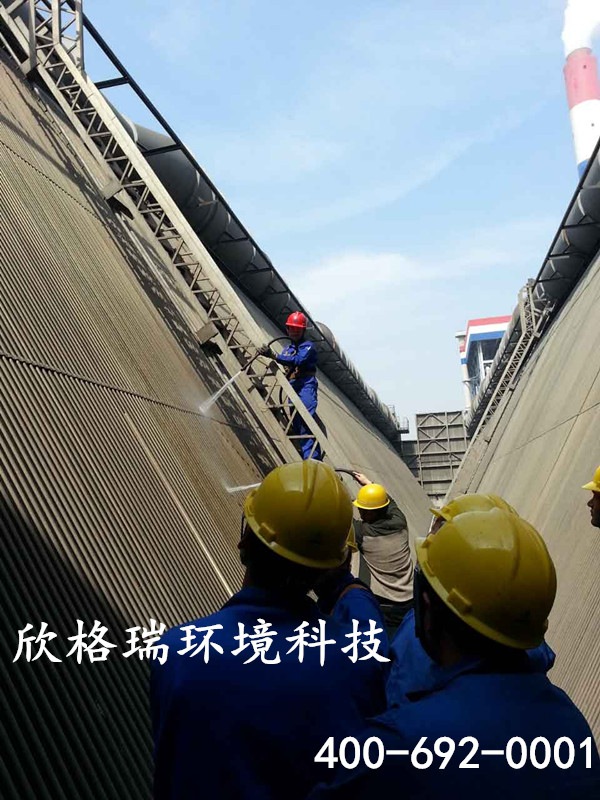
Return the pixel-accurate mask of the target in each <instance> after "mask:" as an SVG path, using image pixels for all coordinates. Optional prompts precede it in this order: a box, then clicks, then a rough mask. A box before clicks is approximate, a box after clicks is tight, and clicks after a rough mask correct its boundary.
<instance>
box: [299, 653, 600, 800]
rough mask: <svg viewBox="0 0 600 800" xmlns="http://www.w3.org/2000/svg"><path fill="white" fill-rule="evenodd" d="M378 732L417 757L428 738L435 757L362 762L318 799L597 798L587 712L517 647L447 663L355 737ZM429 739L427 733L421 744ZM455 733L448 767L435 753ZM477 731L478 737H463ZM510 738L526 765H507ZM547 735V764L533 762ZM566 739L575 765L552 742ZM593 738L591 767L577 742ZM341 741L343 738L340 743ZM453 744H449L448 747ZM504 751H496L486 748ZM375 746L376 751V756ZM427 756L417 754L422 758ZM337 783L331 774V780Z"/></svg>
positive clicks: (597, 769) (598, 776)
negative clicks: (498, 657) (372, 765)
mask: <svg viewBox="0 0 600 800" xmlns="http://www.w3.org/2000/svg"><path fill="white" fill-rule="evenodd" d="M372 736H374V737H377V738H378V739H380V740H381V742H382V743H383V747H384V749H385V751H386V752H387V751H390V750H392V751H397V750H401V751H402V750H406V751H408V752H409V754H412V753H413V752H414V750H415V748H417V746H418V745H419V743H421V746H422V747H425V748H427V749H429V750H430V751H431V753H432V756H433V760H432V762H431V764H430V766H428V767H427V768H425V769H418V768H416V767H415V766H413V765H412V763H411V755H398V754H392V755H386V756H385V758H384V760H383V763H382V764H381V766H380V767H379V768H378V769H369V768H367V767H366V766H365V765H364V762H363V763H362V764H361V765H360V766H357V767H356V768H355V769H353V770H349V769H343V768H342V769H340V770H339V771H338V772H337V773H336V774H335V776H334V778H333V780H332V782H331V784H330V785H329V786H328V787H327V786H323V787H319V788H318V789H316V790H315V791H314V792H313V793H312V794H311V795H310V797H311V800H316V799H317V798H322V800H330V799H332V798H344V800H350V799H354V798H356V799H357V800H358V798H367V797H391V796H392V795H394V796H399V797H406V798H411V800H414V799H415V798H416V799H417V800H425V799H427V800H430V798H437V797H440V798H444V800H459V798H460V800H464V799H465V798H484V799H485V800H490V798H494V799H496V798H497V799H498V800H507V798H508V800H537V799H538V798H539V799H540V800H542V798H543V800H546V799H547V798H555V800H559V798H560V800H583V798H590V799H591V798H592V797H594V798H596V797H600V759H599V758H598V751H597V749H596V746H595V744H594V740H593V737H592V734H591V731H590V728H589V726H588V724H587V722H586V721H585V719H584V717H583V716H582V714H581V713H580V711H579V710H578V709H577V707H576V706H575V705H574V703H573V702H572V701H571V700H570V699H569V697H568V696H567V695H566V694H565V693H564V692H563V691H562V690H561V689H558V688H557V687H556V686H554V685H553V684H552V683H551V682H550V681H549V680H548V678H547V677H546V675H544V674H542V673H540V672H532V671H531V669H530V663H529V659H528V658H527V657H526V655H525V654H524V653H519V652H516V653H515V654H514V655H513V656H511V657H509V658H508V659H507V660H506V661H505V662H503V663H496V664H492V663H489V662H485V661H483V660H465V661H463V662H461V663H460V664H458V665H456V666H454V667H452V668H447V669H440V670H439V671H438V673H437V680H436V681H435V683H433V684H431V683H429V685H428V686H427V688H425V689H423V690H415V691H414V692H411V693H409V695H408V698H407V702H405V703H403V704H402V705H400V706H397V707H395V708H392V709H389V710H388V711H386V712H385V713H384V714H382V715H380V716H378V717H377V718H376V719H374V720H370V722H369V724H368V725H367V727H366V728H364V729H363V730H362V731H360V732H359V733H357V735H356V737H357V739H358V740H359V742H360V743H364V742H366V740H367V739H368V738H369V737H372ZM422 737H426V739H425V741H424V742H422V741H421V740H422ZM440 737H448V738H449V739H450V740H451V741H452V743H453V744H454V746H455V751H454V754H453V755H452V756H451V757H450V760H449V761H448V763H447V764H446V766H445V768H444V769H440V765H441V763H442V758H441V757H440V756H438V755H435V754H434V744H435V742H436V740H437V739H439V738H440ZM465 737H473V738H474V739H475V740H476V749H474V750H473V748H474V743H473V742H470V741H465V742H463V744H462V745H461V744H460V742H461V741H462V740H463V739H464V738H465ZM513 737H521V738H522V739H523V740H524V742H525V745H526V749H525V760H524V763H523V764H522V766H521V767H520V768H517V769H515V768H513V767H511V766H510V764H509V761H508V758H507V749H508V748H507V745H508V743H509V742H510V740H511V739H512V738H513ZM537 737H545V738H546V739H547V740H548V742H549V745H550V753H551V757H550V761H549V763H548V765H547V766H546V767H543V768H536V767H535V766H534V764H533V763H532V760H531V756H530V752H531V751H530V747H531V743H532V742H533V740H534V739H536V738H537ZM562 737H568V738H569V739H570V740H571V741H572V743H573V746H574V760H573V764H572V766H571V767H569V768H568V769H561V768H560V767H559V766H557V765H556V763H555V761H554V758H553V752H554V747H555V743H556V742H557V740H559V739H561V738H562ZM588 737H591V740H590V742H589V745H588V746H589V761H590V768H587V766H586V752H585V750H583V749H581V748H580V744H581V743H582V742H584V741H585V740H586V739H587V738H588ZM338 746H339V743H338ZM447 747H450V745H448V743H447V742H444V744H443V745H441V748H443V749H445V748H447ZM472 750H473V754H472V758H471V759H470V760H469V761H468V763H469V764H473V765H475V764H478V765H479V766H478V768H466V767H460V764H461V763H463V762H464V760H465V759H466V758H467V757H468V756H469V754H470V753H471V751H472ZM490 750H492V751H501V754H500V753H498V754H489V753H488V752H485V753H484V752H483V751H490ZM534 752H535V757H536V759H537V763H538V764H540V763H542V764H543V763H544V756H545V750H544V746H543V744H538V745H537V748H536V750H535V751H534ZM510 754H511V757H512V759H513V763H520V762H521V759H522V751H521V748H520V745H518V744H516V745H513V749H511V751H510ZM376 755H377V752H376V750H374V749H373V750H372V751H371V758H372V760H375V758H376ZM559 756H560V759H561V761H562V763H563V764H564V763H568V758H569V752H568V745H566V744H563V745H562V750H560V751H559ZM425 759H426V755H425V754H422V755H421V756H420V757H419V758H418V760H419V761H420V763H421V764H423V763H425ZM330 780H331V779H330Z"/></svg>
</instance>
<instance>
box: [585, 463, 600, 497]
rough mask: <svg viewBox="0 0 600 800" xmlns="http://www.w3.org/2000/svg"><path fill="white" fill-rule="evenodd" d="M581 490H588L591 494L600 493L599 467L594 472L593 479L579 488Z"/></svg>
mask: <svg viewBox="0 0 600 800" xmlns="http://www.w3.org/2000/svg"><path fill="white" fill-rule="evenodd" d="M581 488H582V489H590V490H591V491H592V492H600V467H598V469H597V470H596V472H594V477H593V478H592V480H591V481H590V482H589V483H586V484H585V486H582V487H581Z"/></svg>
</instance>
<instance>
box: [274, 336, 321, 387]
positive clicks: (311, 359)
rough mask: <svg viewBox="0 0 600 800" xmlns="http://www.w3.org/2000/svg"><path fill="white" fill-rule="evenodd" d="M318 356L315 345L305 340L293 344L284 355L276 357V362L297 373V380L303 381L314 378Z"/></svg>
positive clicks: (286, 349) (280, 354)
mask: <svg viewBox="0 0 600 800" xmlns="http://www.w3.org/2000/svg"><path fill="white" fill-rule="evenodd" d="M318 355H319V354H318V352H317V348H316V347H315V345H314V343H313V342H309V341H308V340H307V339H304V340H303V341H301V342H299V343H298V344H296V343H295V342H291V344H289V345H288V346H287V347H286V348H285V350H284V351H283V352H282V353H279V354H278V355H276V356H275V360H276V361H277V362H278V363H279V364H283V365H284V366H285V367H288V369H290V370H291V371H292V372H296V373H297V374H296V377H295V380H303V379H305V378H307V377H314V372H315V370H316V368H317V360H318Z"/></svg>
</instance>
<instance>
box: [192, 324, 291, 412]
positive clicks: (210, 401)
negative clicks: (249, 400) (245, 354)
mask: <svg viewBox="0 0 600 800" xmlns="http://www.w3.org/2000/svg"><path fill="white" fill-rule="evenodd" d="M289 338H290V337H289V336H277V337H276V338H275V339H271V341H269V342H267V345H268V346H269V347H270V346H271V345H272V344H273V343H274V342H279V341H281V340H282V339H286V340H288V339H289ZM259 356H260V352H258V351H257V352H256V353H255V354H254V355H253V356H252V358H251V359H250V361H248V363H247V364H246V365H245V366H244V367H242V368H241V369H239V370H238V371H237V372H236V373H235V375H233V376H232V377H231V378H229V379H228V380H226V381H225V383H224V384H223V386H221V388H220V389H218V390H217V391H216V392H215V393H214V394H212V395H211V396H210V397H209V398H208V400H205V401H204V403H202V405H201V406H200V413H201V414H206V412H207V411H208V409H209V408H210V407H211V406H213V405H214V404H215V403H216V402H217V400H218V399H219V397H221V395H222V394H224V393H225V392H226V391H227V389H229V387H230V386H231V385H232V384H234V383H235V382H236V380H237V379H238V378H239V377H240V375H241V374H242V373H243V372H246V371H247V370H248V369H249V368H250V366H251V365H252V364H253V363H254V362H255V361H256V359H257V358H258V357H259Z"/></svg>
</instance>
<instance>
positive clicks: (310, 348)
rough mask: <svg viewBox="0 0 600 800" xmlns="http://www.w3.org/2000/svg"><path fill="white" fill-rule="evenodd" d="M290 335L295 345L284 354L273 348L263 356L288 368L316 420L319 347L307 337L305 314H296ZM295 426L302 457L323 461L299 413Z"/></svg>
mask: <svg viewBox="0 0 600 800" xmlns="http://www.w3.org/2000/svg"><path fill="white" fill-rule="evenodd" d="M286 330H287V335H288V336H289V337H290V339H291V343H290V344H289V345H288V346H287V347H286V348H285V349H284V351H283V352H282V353H274V352H273V351H272V350H271V347H270V346H269V345H263V346H262V347H261V348H259V353H261V355H264V356H269V357H272V358H274V359H275V361H277V363H278V364H281V365H282V366H283V367H284V368H285V373H286V377H287V379H288V380H289V382H290V383H291V384H292V387H293V389H294V391H295V392H296V393H297V395H298V396H299V397H300V400H302V402H303V403H304V405H305V406H306V410H307V411H308V413H309V414H310V415H311V417H314V416H315V414H316V413H317V404H318V391H319V384H318V381H317V358H318V353H317V348H316V347H315V345H314V343H313V342H311V341H309V340H308V339H307V338H306V316H305V315H304V314H303V313H302V312H301V311H294V312H293V313H292V314H290V315H289V317H288V318H287V321H286ZM292 427H293V431H294V434H295V435H296V436H300V437H302V438H301V439H300V440H299V443H300V449H301V452H302V458H303V459H307V458H314V459H315V460H317V461H321V460H322V458H323V456H322V453H321V448H320V447H319V444H318V442H315V438H314V437H313V436H311V431H310V429H309V427H308V426H307V425H306V423H305V422H304V420H303V419H302V417H301V416H300V414H295V415H294V418H293V421H292Z"/></svg>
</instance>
